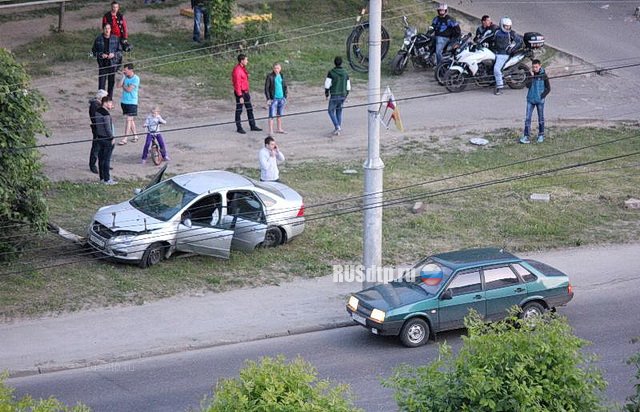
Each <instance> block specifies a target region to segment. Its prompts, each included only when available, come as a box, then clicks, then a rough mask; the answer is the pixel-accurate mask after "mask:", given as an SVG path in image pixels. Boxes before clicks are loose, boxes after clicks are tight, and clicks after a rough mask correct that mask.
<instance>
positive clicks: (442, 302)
mask: <svg viewBox="0 0 640 412" xmlns="http://www.w3.org/2000/svg"><path fill="white" fill-rule="evenodd" d="M572 298H573V290H572V288H571V283H570V282H569V277H568V276H567V275H566V274H564V273H563V272H561V271H559V270H558V269H555V268H553V267H551V266H549V265H546V264H544V263H541V262H538V261H535V260H530V259H520V258H519V257H517V256H515V255H513V254H511V253H508V252H505V251H503V250H501V249H496V248H484V249H469V250H460V251H455V252H447V253H441V254H437V255H433V256H430V257H428V258H426V259H423V260H422V261H420V262H418V263H417V264H416V265H415V266H414V267H413V268H412V269H411V270H409V271H407V272H405V274H404V275H403V276H402V277H401V278H400V279H398V280H395V281H393V282H390V283H387V284H380V285H376V286H373V287H370V288H367V289H364V290H362V291H360V292H358V293H354V294H352V295H351V296H350V297H349V299H348V301H347V312H348V313H349V316H351V318H352V319H353V321H354V322H356V323H358V324H360V325H362V326H364V327H365V328H367V329H369V330H370V331H371V332H372V333H374V334H376V335H392V336H398V335H399V336H400V340H401V341H402V343H403V344H404V345H405V346H408V347H416V346H420V345H423V344H425V343H426V342H427V340H428V339H429V337H430V336H433V337H435V334H436V333H437V332H441V331H445V330H451V329H459V328H463V327H464V323H463V322H464V317H465V316H466V315H467V313H468V312H469V310H470V309H474V310H475V311H476V312H478V313H479V314H480V316H482V317H483V318H484V319H485V320H486V321H489V322H490V321H496V320H500V319H503V318H504V317H505V316H506V315H507V313H508V310H509V308H511V307H512V306H514V305H517V306H519V307H520V308H521V309H522V312H521V316H522V317H524V318H527V317H532V316H539V315H542V314H543V313H544V312H545V311H547V310H555V308H556V307H557V306H563V305H565V304H567V302H569V301H570V300H571V299H572Z"/></svg>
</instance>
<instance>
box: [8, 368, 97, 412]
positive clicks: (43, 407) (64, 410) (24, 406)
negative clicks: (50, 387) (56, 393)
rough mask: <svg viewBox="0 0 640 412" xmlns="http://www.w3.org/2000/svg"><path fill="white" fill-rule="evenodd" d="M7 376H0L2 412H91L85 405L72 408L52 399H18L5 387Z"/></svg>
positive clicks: (11, 390)
mask: <svg viewBox="0 0 640 412" xmlns="http://www.w3.org/2000/svg"><path fill="white" fill-rule="evenodd" d="M6 378H7V374H6V373H4V374H0V411H2V412H14V411H15V412H22V411H32V412H89V411H91V409H90V408H89V407H88V406H86V405H83V404H80V403H79V404H77V405H76V406H74V407H72V408H70V407H68V406H66V405H65V404H63V403H62V402H60V401H59V400H57V399H55V398H53V397H51V398H48V399H33V398H32V397H31V396H28V395H27V396H25V397H23V398H21V399H16V398H15V397H14V396H13V392H14V389H13V388H10V387H8V386H5V384H4V380H5V379H6Z"/></svg>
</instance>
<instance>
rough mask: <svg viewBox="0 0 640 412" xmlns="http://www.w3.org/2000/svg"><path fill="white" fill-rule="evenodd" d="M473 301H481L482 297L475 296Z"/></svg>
mask: <svg viewBox="0 0 640 412" xmlns="http://www.w3.org/2000/svg"><path fill="white" fill-rule="evenodd" d="M473 299H474V300H480V299H482V295H475V296H474V297H473Z"/></svg>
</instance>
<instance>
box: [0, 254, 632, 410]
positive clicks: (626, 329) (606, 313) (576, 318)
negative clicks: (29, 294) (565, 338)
mask: <svg viewBox="0 0 640 412" xmlns="http://www.w3.org/2000/svg"><path fill="white" fill-rule="evenodd" d="M636 252H637V251H635V252H634V251H630V254H628V256H627V257H625V258H623V259H621V257H619V256H618V257H616V258H614V259H611V258H610V257H609V256H606V254H605V255H602V256H600V255H595V254H594V255H592V256H591V257H590V258H588V259H585V258H583V259H582V261H579V262H576V261H575V259H573V260H572V259H571V258H570V257H571V252H570V251H569V252H562V253H561V252H553V253H550V254H545V255H548V256H549V257H548V258H547V259H545V261H546V262H548V263H551V264H553V265H555V266H557V267H559V268H560V269H563V270H565V271H567V272H569V273H571V274H572V283H573V285H574V288H575V291H576V296H575V298H574V300H573V301H572V302H570V303H569V305H568V306H567V307H565V308H561V309H560V311H559V312H560V314H562V315H565V316H567V317H568V319H569V321H570V323H571V325H572V326H573V327H574V328H575V331H576V334H577V335H578V336H581V337H583V338H585V339H588V340H590V341H591V342H593V345H592V346H589V347H588V348H587V349H586V350H587V351H589V352H592V353H595V354H597V355H598V356H599V357H600V360H599V362H598V366H599V367H600V368H601V369H602V370H603V372H604V376H605V379H606V380H607V381H608V382H609V387H608V390H607V394H606V395H607V397H608V399H610V400H613V401H617V402H620V403H622V402H624V400H625V398H626V397H627V396H629V395H631V394H632V393H633V383H634V382H633V374H634V372H635V371H634V370H633V368H632V367H630V366H629V365H627V364H626V363H625V360H626V359H628V358H629V357H630V356H631V355H632V354H633V353H635V352H636V351H638V350H640V345H633V344H631V343H630V340H631V338H633V337H635V336H640V323H639V322H638V315H637V314H638V313H640V299H638V298H637V290H638V289H639V288H640V273H639V271H638V267H640V266H639V265H638V260H640V254H638V253H636ZM616 259H617V260H616ZM620 262H623V263H622V264H620ZM345 316H346V315H345ZM461 334H462V331H456V332H451V333H447V334H443V335H440V340H445V339H446V340H447V342H449V343H450V344H452V345H453V347H454V348H457V347H459V345H460V342H461V340H460V335H461ZM276 354H284V355H286V356H287V357H288V358H293V357H295V356H297V355H300V356H302V357H303V358H304V359H306V360H308V361H310V362H312V363H313V364H314V365H315V366H316V367H317V368H318V370H319V372H320V375H321V377H325V378H330V379H333V380H338V381H340V382H344V383H348V384H350V385H351V387H352V389H353V391H354V393H355V394H356V396H357V404H358V405H359V406H361V407H362V408H364V409H365V410H367V411H390V410H394V409H395V403H394V401H393V397H392V392H391V391H389V390H387V389H384V388H382V387H381V386H380V377H386V376H389V374H390V373H391V371H392V369H393V367H394V366H396V365H398V364H400V363H409V364H413V365H418V364H424V363H427V362H429V361H430V360H432V359H434V357H435V356H436V354H437V345H434V344H433V343H431V344H429V345H427V346H424V347H421V348H417V349H406V348H404V347H402V346H401V345H400V344H399V342H398V341H397V340H396V339H393V338H380V337H376V336H373V335H370V334H369V333H368V332H367V331H366V330H364V329H363V328H360V327H349V328H341V329H334V330H329V331H324V332H316V333H308V334H303V335H298V336H291V337H286V338H276V339H268V340H262V341H256V342H249V343H242V344H236V345H229V346H221V347H215V348H211V349H205V350H199V351H193V352H186V353H181V354H176V355H169V356H160V357H154V358H148V359H143V360H138V361H129V362H122V363H112V364H107V365H102V366H99V367H94V368H86V369H79V370H71V371H65V372H58V373H51V374H45V375H39V376H30V377H24V378H15V379H9V380H8V384H9V385H10V386H13V387H15V388H16V389H17V394H18V395H23V394H26V393H30V394H31V395H33V396H35V397H48V396H49V395H53V396H56V397H58V398H59V399H61V400H63V401H65V402H67V403H75V402H76V401H82V402H84V403H86V404H88V405H89V406H91V407H92V408H93V409H94V410H96V411H182V410H186V409H188V408H189V407H192V408H197V407H198V405H199V404H200V400H201V399H202V397H203V396H204V395H205V394H207V393H210V390H211V387H212V386H213V385H214V384H215V382H216V381H217V380H218V379H220V378H223V377H235V376H237V372H238V370H239V369H240V367H241V366H242V364H243V362H244V360H245V359H258V358H260V357H261V356H265V355H269V356H274V355H276Z"/></svg>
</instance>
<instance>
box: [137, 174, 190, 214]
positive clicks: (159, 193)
mask: <svg viewBox="0 0 640 412" xmlns="http://www.w3.org/2000/svg"><path fill="white" fill-rule="evenodd" d="M195 197H196V194H195V193H193V192H190V191H189V190H187V189H185V188H184V187H182V186H179V185H178V184H176V183H175V182H174V181H173V180H165V181H164V182H161V183H158V184H157V185H155V186H152V187H150V188H149V189H147V190H145V191H143V192H141V193H139V194H138V195H137V196H136V197H134V198H133V199H131V201H130V202H129V203H130V204H131V206H133V207H135V208H136V209H138V210H139V211H141V212H142V213H144V214H146V215H149V216H151V217H154V218H156V219H158V220H162V221H164V222H166V221H167V220H169V219H171V218H172V217H173V216H175V214H176V213H178V212H179V211H180V210H182V209H183V208H184V207H185V206H186V205H187V204H189V203H190V202H191V201H192V200H193V199H195Z"/></svg>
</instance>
